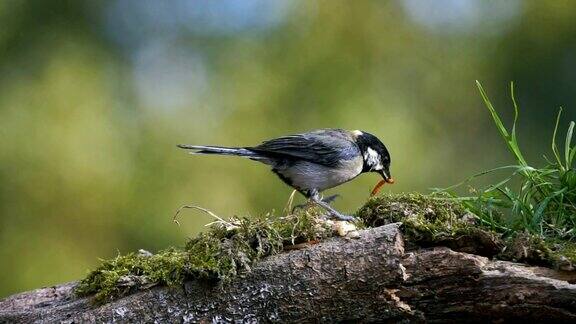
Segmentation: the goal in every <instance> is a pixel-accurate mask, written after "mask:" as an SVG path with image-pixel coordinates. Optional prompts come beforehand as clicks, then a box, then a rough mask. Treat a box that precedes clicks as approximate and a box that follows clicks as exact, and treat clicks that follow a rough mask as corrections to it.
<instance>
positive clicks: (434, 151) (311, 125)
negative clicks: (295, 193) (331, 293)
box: [0, 0, 576, 297]
mask: <svg viewBox="0 0 576 324" xmlns="http://www.w3.org/2000/svg"><path fill="white" fill-rule="evenodd" d="M475 79H478V80H481V81H482V82H483V83H484V85H485V87H486V89H487V90H488V91H489V94H490V95H491V97H492V98H493V100H494V102H495V104H496V106H497V108H499V109H500V110H505V111H506V112H505V113H504V115H505V117H506V118H507V120H510V116H511V114H510V109H509V108H510V104H509V102H510V101H509V98H508V82H509V81H511V80H514V81H515V82H516V85H517V94H518V95H517V97H518V100H519V103H520V105H521V109H522V111H521V116H520V118H521V120H520V124H521V125H520V141H521V144H522V145H523V147H524V149H526V150H527V151H528V152H529V153H530V154H529V157H531V158H532V161H537V163H539V162H540V161H541V154H542V153H543V152H544V151H546V152H547V150H548V147H549V140H550V137H551V132H552V127H553V124H554V117H555V114H556V111H557V109H558V106H560V105H562V106H564V107H565V112H566V114H565V115H564V119H563V121H564V122H563V131H564V130H565V126H566V122H567V121H568V120H570V119H575V118H576V108H575V107H576V1H569V0H566V1H521V0H508V1H499V0H492V1H488V0H435V1H427V0H398V1H305V0H302V1H292V0H283V1H280V0H276V1H267V0H221V1H210V0H195V1H192V0H191V1H185V0H171V1H153V0H109V1H72V0H69V1H56V0H52V1H46V0H36V1H25V0H4V1H1V2H0V262H1V266H0V271H1V276H0V297H2V296H6V295H8V294H11V293H15V292H19V291H24V290H28V289H32V288H38V287H41V286H47V285H52V284H56V283H60V282H65V281H71V280H76V279H79V278H81V277H82V276H83V275H84V274H85V273H86V272H87V270H88V269H90V268H93V267H95V266H96V265H97V264H98V258H109V257H113V256H115V255H117V254H118V253H126V252H129V251H133V250H137V249H140V248H143V249H147V250H150V251H156V250H158V249H162V248H165V247H167V246H170V245H176V246H178V245H182V244H183V242H184V240H185V238H186V237H188V236H192V235H195V234H196V233H198V232H199V231H201V230H202V228H203V226H202V225H203V224H205V223H207V222H210V221H212V219H210V218H209V217H208V216H206V215H203V214H200V213H198V212H194V211H186V213H185V214H184V215H183V218H182V219H181V223H182V226H181V227H178V226H176V225H175V224H173V223H172V221H171V217H172V215H173V213H174V211H175V210H176V208H177V207H179V206H180V205H182V204H185V203H193V204H197V205H201V206H203V207H205V208H208V209H210V210H212V211H214V212H215V213H217V214H219V215H221V216H231V215H234V214H237V215H242V216H245V215H256V214H263V213H265V212H267V211H271V210H276V213H275V214H276V215H278V214H279V212H280V211H281V210H282V208H283V207H284V205H285V203H286V201H287V198H288V196H289V194H290V192H291V190H290V188H288V187H287V186H285V185H284V184H283V183H282V182H281V181H279V180H278V179H276V177H275V176H274V175H273V174H271V173H270V171H269V170H268V168H267V167H266V166H264V165H260V164H258V163H254V162H251V161H248V160H244V159H233V158H226V157H221V158H219V157H212V156H198V157H192V156H189V155H187V154H185V152H183V151H181V150H178V149H177V148H176V147H175V144H178V143H191V144H222V145H240V146H241V145H251V144H257V143H259V142H260V141H261V140H263V139H267V138H271V137H274V136H279V135H284V134H289V133H296V132H301V131H306V130H310V129H316V128H323V127H341V128H346V129H362V130H366V131H369V132H371V133H374V134H376V135H377V136H379V137H380V138H381V139H382V140H383V141H384V142H385V144H386V145H387V146H388V148H389V149H390V151H391V154H392V174H393V175H394V177H395V178H396V181H397V184H395V185H394V186H386V187H385V189H384V190H391V191H394V192H402V191H422V192H427V190H428V188H431V187H441V186H448V185H451V184H454V183H456V182H459V181H460V180H462V179H463V178H465V177H466V176H468V175H470V174H472V173H475V172H478V171H481V170H484V169H488V168H491V167H494V166H497V165H501V164H502V163H505V162H507V161H509V157H508V154H507V152H506V150H505V147H504V145H502V142H501V139H500V138H499V137H498V134H497V131H496V129H495V128H494V126H493V125H492V124H491V122H490V119H489V116H488V113H487V111H486V110H485V108H484V107H483V106H482V102H481V100H480V96H479V95H478V92H477V90H476V87H475V85H474V80H475ZM377 180H378V177H377V176H376V175H364V176H361V177H360V178H358V179H357V180H355V181H353V182H350V183H348V184H345V185H343V186H341V187H339V188H337V189H335V190H331V191H330V193H335V192H338V193H340V194H342V198H341V199H340V200H338V201H337V202H336V207H337V208H339V209H341V210H343V211H346V212H353V211H354V210H356V209H357V208H358V207H359V206H361V204H362V203H363V202H364V201H365V199H366V198H367V196H368V193H369V191H370V189H371V188H372V186H373V185H374V184H375V183H376V181H377Z"/></svg>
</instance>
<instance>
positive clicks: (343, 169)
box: [279, 156, 363, 191]
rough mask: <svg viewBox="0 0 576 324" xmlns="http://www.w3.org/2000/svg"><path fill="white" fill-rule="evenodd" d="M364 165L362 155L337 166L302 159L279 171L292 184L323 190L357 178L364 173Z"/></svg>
mask: <svg viewBox="0 0 576 324" xmlns="http://www.w3.org/2000/svg"><path fill="white" fill-rule="evenodd" d="M362 167H363V161H362V157H360V156H358V157H357V158H355V159H352V160H345V161H341V162H340V164H339V165H338V166H336V167H327V166H323V165H320V164H316V163H312V162H307V161H301V162H297V163H296V164H295V165H293V166H292V167H290V168H287V169H285V170H279V172H280V173H282V175H284V176H285V177H287V178H289V179H290V180H291V182H292V185H293V186H294V187H296V188H298V189H301V190H307V189H317V190H318V191H322V190H325V189H329V188H332V187H336V186H338V185H340V184H342V183H344V182H347V181H350V180H352V179H354V178H356V177H357V176H358V175H359V174H360V173H362Z"/></svg>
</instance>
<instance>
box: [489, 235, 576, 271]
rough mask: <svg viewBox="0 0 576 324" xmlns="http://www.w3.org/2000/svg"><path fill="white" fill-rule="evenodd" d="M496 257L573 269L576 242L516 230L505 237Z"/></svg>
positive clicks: (575, 258) (575, 260) (560, 268)
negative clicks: (504, 244)
mask: <svg viewBox="0 0 576 324" xmlns="http://www.w3.org/2000/svg"><path fill="white" fill-rule="evenodd" d="M497 258H498V259H501V260H507V261H514V262H523V263H528V264H534V265H540V266H545V267H551V268H555V269H559V270H565V271H574V265H575V264H576V244H575V243H574V242H569V241H561V240H558V239H545V238H543V237H541V236H538V235H534V234H530V233H528V232H518V233H514V234H512V235H511V236H510V237H508V238H507V239H506V247H505V248H504V249H503V250H502V252H501V253H500V254H498V255H497Z"/></svg>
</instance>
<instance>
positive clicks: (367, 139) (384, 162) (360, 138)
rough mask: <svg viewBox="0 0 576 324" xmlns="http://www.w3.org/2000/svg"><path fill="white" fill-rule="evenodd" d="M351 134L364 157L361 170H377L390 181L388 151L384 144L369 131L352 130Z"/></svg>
mask: <svg viewBox="0 0 576 324" xmlns="http://www.w3.org/2000/svg"><path fill="white" fill-rule="evenodd" d="M352 136H353V137H354V138H355V141H356V144H358V147H359V148H360V152H362V157H363V159H364V166H363V168H362V172H378V173H380V175H382V178H384V180H386V181H388V182H392V181H393V180H392V175H391V174H390V153H388V149H386V146H384V144H383V143H382V142H381V141H380V140H379V139H378V138H377V137H376V136H374V135H372V134H370V133H366V132H363V131H353V132H352Z"/></svg>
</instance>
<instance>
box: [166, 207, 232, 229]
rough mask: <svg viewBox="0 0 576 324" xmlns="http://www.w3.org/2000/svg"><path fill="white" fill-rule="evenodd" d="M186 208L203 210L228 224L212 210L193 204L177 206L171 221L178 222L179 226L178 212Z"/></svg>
mask: <svg viewBox="0 0 576 324" xmlns="http://www.w3.org/2000/svg"><path fill="white" fill-rule="evenodd" d="M188 208H189V209H197V210H200V211H203V212H205V213H206V214H208V215H210V216H212V217H214V218H216V219H217V220H218V221H217V222H221V223H227V224H230V223H229V222H227V221H225V220H224V219H222V218H221V217H220V216H218V215H216V214H214V213H213V212H211V211H209V210H208V209H206V208H202V207H199V206H195V205H183V206H180V208H178V210H177V211H176V213H175V214H174V217H172V221H173V222H174V223H176V224H178V226H180V222H178V215H179V214H180V212H182V210H183V209H188ZM213 223H215V222H212V223H210V224H213ZM210 224H206V225H210Z"/></svg>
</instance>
